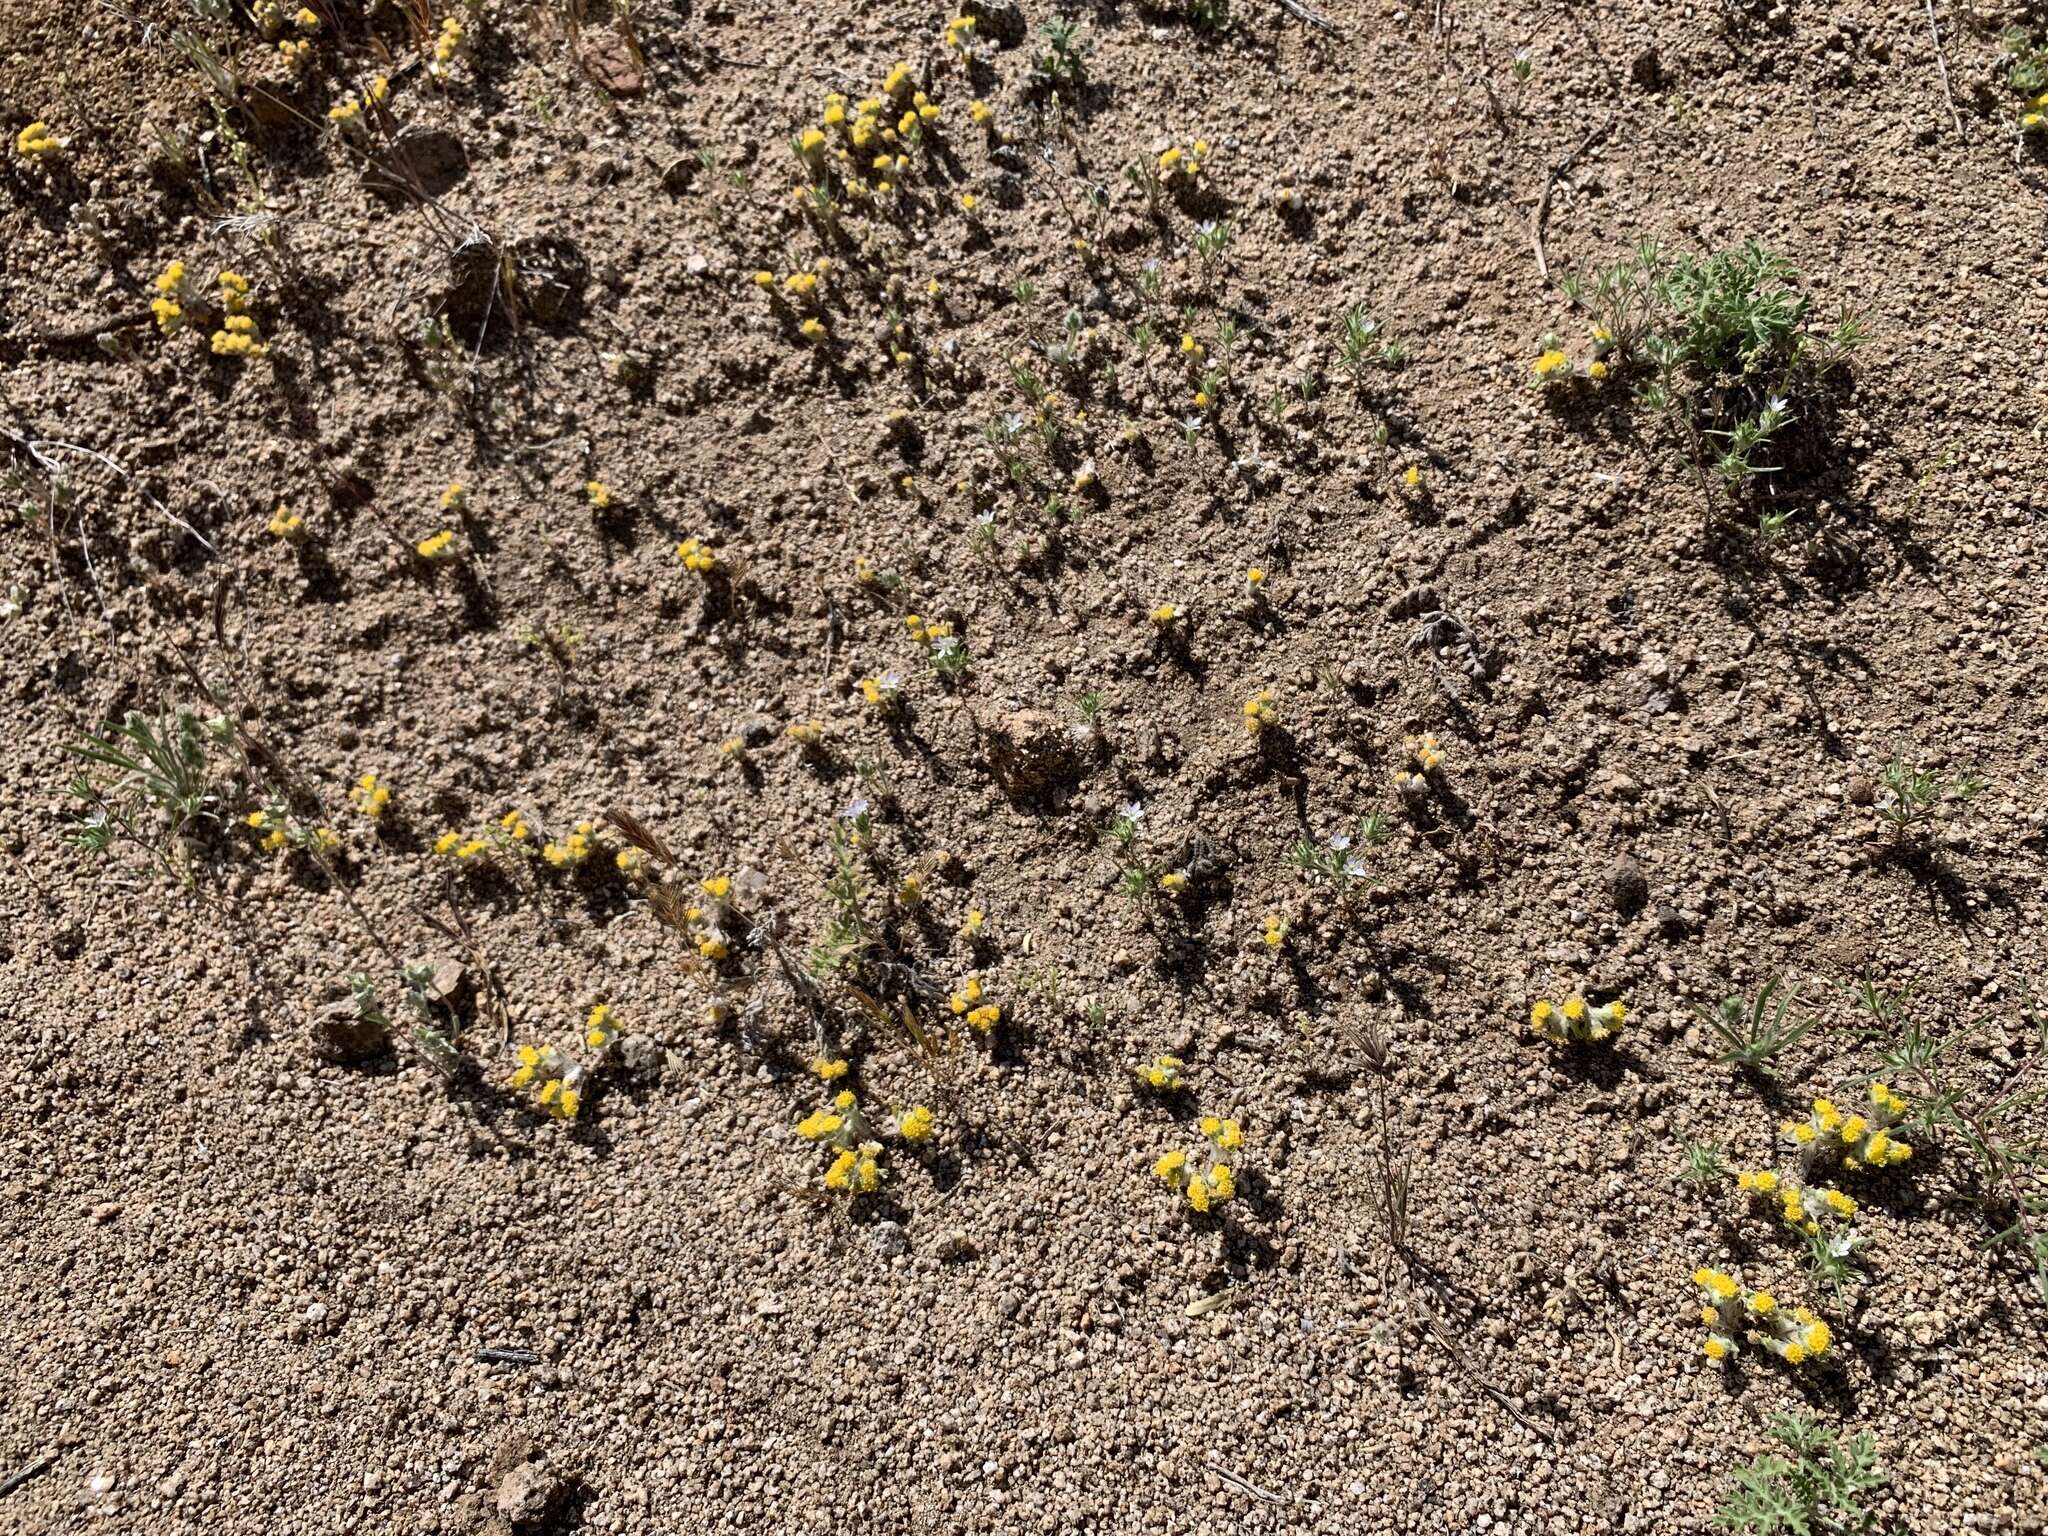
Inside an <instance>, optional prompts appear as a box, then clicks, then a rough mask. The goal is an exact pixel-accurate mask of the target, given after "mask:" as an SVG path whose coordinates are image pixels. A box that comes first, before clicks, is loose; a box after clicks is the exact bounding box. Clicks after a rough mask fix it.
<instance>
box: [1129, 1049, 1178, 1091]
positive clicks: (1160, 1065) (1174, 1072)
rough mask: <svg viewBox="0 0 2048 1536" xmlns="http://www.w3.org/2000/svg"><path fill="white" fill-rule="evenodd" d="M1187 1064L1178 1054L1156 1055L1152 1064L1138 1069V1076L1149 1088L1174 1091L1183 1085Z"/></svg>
mask: <svg viewBox="0 0 2048 1536" xmlns="http://www.w3.org/2000/svg"><path fill="white" fill-rule="evenodd" d="M1186 1065H1187V1063H1186V1062H1184V1061H1182V1060H1181V1059H1180V1058H1179V1057H1178V1056H1155V1057H1154V1058H1153V1059H1152V1063H1151V1065H1149V1066H1144V1067H1140V1068H1139V1069H1138V1078H1139V1081H1141V1082H1143V1083H1144V1085H1145V1086H1146V1087H1147V1088H1151V1089H1155V1090H1157V1091H1158V1092H1160V1093H1173V1092H1175V1091H1176V1090H1178V1089H1179V1088H1180V1086H1181V1083H1182V1081H1183V1079H1182V1076H1181V1073H1182V1069H1183V1068H1184V1067H1185V1066H1186Z"/></svg>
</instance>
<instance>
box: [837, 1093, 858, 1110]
mask: <svg viewBox="0 0 2048 1536" xmlns="http://www.w3.org/2000/svg"><path fill="white" fill-rule="evenodd" d="M832 1102H833V1104H835V1105H836V1106H838V1107H839V1108H840V1109H851V1108H853V1106H854V1104H855V1102H856V1100H855V1099H854V1094H853V1090H852V1089H851V1088H842V1089H840V1090H839V1091H838V1092H837V1093H835V1094H833V1095H832Z"/></svg>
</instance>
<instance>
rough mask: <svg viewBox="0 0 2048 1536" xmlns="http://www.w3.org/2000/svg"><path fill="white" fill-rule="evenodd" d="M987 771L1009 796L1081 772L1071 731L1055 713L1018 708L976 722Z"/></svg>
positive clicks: (1028, 792)
mask: <svg viewBox="0 0 2048 1536" xmlns="http://www.w3.org/2000/svg"><path fill="white" fill-rule="evenodd" d="M980 725H981V733H982V751H983V753H984V754H985V755H986V757H987V759H988V765H989V771H990V772H992V773H993V774H994V775H995V776H996V780H997V782H998V783H1000V784H1001V785H1002V786H1003V789H1004V790H1005V791H1006V792H1007V793H1009V794H1011V795H1013V796H1024V795H1034V794H1038V793H1039V792H1041V791H1043V790H1046V789H1050V788H1051V787H1052V786H1054V785H1056V784H1061V783H1068V782H1071V781H1072V780H1074V779H1077V778H1079V777H1080V776H1081V774H1082V772H1083V771H1084V769H1085V767H1086V764H1085V763H1084V762H1083V761H1082V758H1081V754H1080V752H1079V750H1078V745H1079V744H1078V743H1077V742H1076V741H1075V739H1074V734H1073V732H1071V731H1069V730H1068V729H1067V727H1066V723H1065V722H1064V721H1062V720H1061V719H1060V718H1059V717H1058V716H1057V715H1052V714H1048V713H1046V712H1045V711H1044V710H1037V709H1019V710H1011V711H1009V712H1007V713H1003V714H998V715H995V716H993V717H992V718H990V719H986V720H983V721H981V722H980Z"/></svg>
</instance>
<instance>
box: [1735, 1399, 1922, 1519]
mask: <svg viewBox="0 0 2048 1536" xmlns="http://www.w3.org/2000/svg"><path fill="white" fill-rule="evenodd" d="M1770 1428H1771V1434H1772V1436H1773V1437H1775V1438H1776V1439H1777V1440H1778V1442H1779V1443H1780V1444H1782V1445H1783V1446H1784V1447H1785V1449H1786V1450H1787V1451H1789V1452H1790V1453H1791V1454H1790V1455H1789V1456H1780V1455H1778V1454H1776V1453H1775V1452H1770V1453H1766V1454H1765V1455H1762V1456H1759V1457H1757V1458H1756V1460H1754V1461H1752V1462H1749V1463H1748V1464H1747V1465H1745V1466H1740V1467H1736V1468H1734V1469H1733V1470H1732V1471H1731V1472H1730V1473H1729V1475H1730V1476H1731V1477H1732V1478H1733V1479H1734V1480H1735V1489H1736V1491H1735V1492H1734V1493H1733V1494H1732V1495H1730V1496H1729V1498H1728V1501H1727V1502H1726V1503H1724V1504H1723V1505H1722V1506H1721V1507H1720V1508H1719V1509H1718V1510H1716V1511H1715V1512H1714V1524H1716V1525H1718V1526H1722V1527H1724V1528H1726V1529H1728V1530H1732V1531H1742V1532H1745V1533H1748V1536H1867V1533H1871V1532H1875V1531H1876V1530H1877V1529H1878V1528H1879V1526H1878V1515H1877V1512H1876V1511H1875V1510H1872V1509H1869V1508H1866V1507H1865V1503H1864V1501H1865V1500H1866V1499H1867V1498H1869V1497H1870V1496H1872V1495H1875V1494H1879V1493H1882V1492H1883V1491H1884V1489H1885V1487H1886V1486H1887V1484H1888V1483H1889V1482H1890V1479H1889V1478H1888V1477H1887V1476H1886V1475H1885V1474H1884V1473H1883V1472H1881V1471H1879V1470H1878V1466H1877V1442H1876V1441H1875V1440H1874V1439H1872V1438H1871V1435H1870V1433H1869V1431H1867V1430H1862V1431H1858V1432H1857V1434H1855V1435H1854V1436H1853V1437H1851V1438H1850V1440H1849V1442H1848V1444H1846V1445H1844V1444H1843V1443H1842V1442H1840V1441H1839V1440H1837V1439H1836V1438H1835V1435H1834V1433H1833V1432H1832V1431H1831V1430H1827V1429H1823V1428H1822V1427H1821V1426H1820V1425H1819V1424H1817V1423H1815V1422H1814V1421H1813V1420H1812V1419H1809V1418H1806V1417H1804V1416H1803V1415H1800V1414H1796V1413H1781V1414H1777V1415H1775V1416H1773V1417H1772V1419H1771V1425H1770Z"/></svg>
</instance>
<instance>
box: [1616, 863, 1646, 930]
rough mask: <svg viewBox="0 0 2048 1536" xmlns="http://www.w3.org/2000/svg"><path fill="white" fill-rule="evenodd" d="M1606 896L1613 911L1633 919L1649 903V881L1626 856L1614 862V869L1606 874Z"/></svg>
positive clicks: (1641, 869) (1639, 867)
mask: <svg viewBox="0 0 2048 1536" xmlns="http://www.w3.org/2000/svg"><path fill="white" fill-rule="evenodd" d="M1607 895H1608V898H1609V899H1610V900H1612V901H1613V903H1614V910H1615V911H1617V912H1619V913H1620V914H1621V915H1622V916H1623V917H1634V916H1635V915H1636V914H1637V913H1638V912H1640V911H1642V910H1643V908H1644V907H1646V906H1648V905H1649V901H1650V880H1649V877H1648V876H1647V875H1645V874H1644V873H1643V866H1642V865H1640V864H1638V863H1637V862H1636V861H1635V860H1634V859H1633V858H1631V857H1630V856H1629V855H1628V854H1625V853H1624V854H1623V855H1622V856H1621V857H1620V858H1618V859H1616V860H1615V861H1614V867H1613V868H1612V869H1610V870H1609V871H1608V872H1607Z"/></svg>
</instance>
